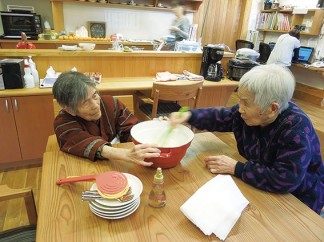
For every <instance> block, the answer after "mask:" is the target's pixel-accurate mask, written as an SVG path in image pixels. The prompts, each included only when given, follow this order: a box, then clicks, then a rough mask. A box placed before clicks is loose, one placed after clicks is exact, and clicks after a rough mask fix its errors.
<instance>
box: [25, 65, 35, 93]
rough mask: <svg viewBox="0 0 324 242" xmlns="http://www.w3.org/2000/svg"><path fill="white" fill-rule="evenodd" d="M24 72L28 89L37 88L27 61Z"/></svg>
mask: <svg viewBox="0 0 324 242" xmlns="http://www.w3.org/2000/svg"><path fill="white" fill-rule="evenodd" d="M24 71H25V75H24V80H25V87H26V88H33V87H35V83H34V78H33V76H32V74H31V70H30V66H29V64H28V61H27V60H25V64H24Z"/></svg>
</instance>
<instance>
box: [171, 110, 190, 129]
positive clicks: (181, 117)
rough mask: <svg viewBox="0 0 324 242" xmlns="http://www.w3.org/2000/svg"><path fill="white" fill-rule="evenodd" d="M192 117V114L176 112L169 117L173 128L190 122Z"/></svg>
mask: <svg viewBox="0 0 324 242" xmlns="http://www.w3.org/2000/svg"><path fill="white" fill-rule="evenodd" d="M190 117H191V112H190V111H188V112H174V113H171V114H170V116H169V121H170V124H171V125H172V126H177V125H178V124H181V123H185V122H188V120H189V119H190Z"/></svg>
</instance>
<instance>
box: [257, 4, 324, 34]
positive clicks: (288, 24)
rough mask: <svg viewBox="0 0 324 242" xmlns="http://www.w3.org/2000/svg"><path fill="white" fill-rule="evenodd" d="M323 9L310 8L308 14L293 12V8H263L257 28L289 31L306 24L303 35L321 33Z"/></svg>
mask: <svg viewBox="0 0 324 242" xmlns="http://www.w3.org/2000/svg"><path fill="white" fill-rule="evenodd" d="M323 17H324V10H323V9H309V10H308V12H307V13H306V14H293V11H292V10H262V11H261V12H260V14H259V17H258V20H257V23H256V29H257V30H258V31H263V32H276V33H283V32H288V31H289V30H290V29H291V28H293V27H294V26H295V25H305V26H306V30H305V31H302V32H300V34H301V35H319V34H320V30H321V26H322V23H323Z"/></svg>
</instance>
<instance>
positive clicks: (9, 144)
mask: <svg viewBox="0 0 324 242" xmlns="http://www.w3.org/2000/svg"><path fill="white" fill-rule="evenodd" d="M0 150H1V151H0V163H8V162H13V161H19V160H21V153H20V147H19V140H18V135H17V131H16V124H15V118H14V112H13V108H12V105H11V99H10V98H0Z"/></svg>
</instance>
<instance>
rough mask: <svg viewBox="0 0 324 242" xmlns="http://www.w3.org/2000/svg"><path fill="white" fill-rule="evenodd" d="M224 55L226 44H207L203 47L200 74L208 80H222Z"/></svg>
mask: <svg viewBox="0 0 324 242" xmlns="http://www.w3.org/2000/svg"><path fill="white" fill-rule="evenodd" d="M223 56H224V45H211V44H208V45H205V46H204V48H203V55H202V61H201V66H200V75H202V76H203V77H204V78H205V80H208V81H220V80H221V79H222V78H223V67H222V65H221V59H222V58H223Z"/></svg>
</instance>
